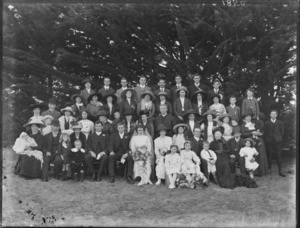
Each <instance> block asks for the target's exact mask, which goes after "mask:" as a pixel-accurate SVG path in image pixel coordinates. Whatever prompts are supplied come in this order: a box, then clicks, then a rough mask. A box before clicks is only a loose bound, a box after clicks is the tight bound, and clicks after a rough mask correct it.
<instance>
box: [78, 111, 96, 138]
mask: <svg viewBox="0 0 300 228" xmlns="http://www.w3.org/2000/svg"><path fill="white" fill-rule="evenodd" d="M79 119H80V121H79V122H78V123H79V124H80V123H81V125H82V128H81V132H82V133H83V134H84V135H85V137H86V139H87V138H88V136H89V134H91V133H94V123H93V122H92V121H90V120H89V119H88V113H87V111H85V110H83V111H82V112H81V113H80V117H79Z"/></svg>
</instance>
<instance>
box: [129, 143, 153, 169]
mask: <svg viewBox="0 0 300 228" xmlns="http://www.w3.org/2000/svg"><path fill="white" fill-rule="evenodd" d="M150 156H151V154H150V152H149V151H147V147H140V148H138V149H137V151H135V152H134V153H133V160H134V161H143V164H144V166H145V165H146V161H147V160H148V158H150Z"/></svg>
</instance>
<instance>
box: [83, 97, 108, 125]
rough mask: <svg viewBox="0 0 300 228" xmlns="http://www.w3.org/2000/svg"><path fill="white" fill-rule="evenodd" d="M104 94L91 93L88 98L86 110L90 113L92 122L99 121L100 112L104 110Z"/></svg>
mask: <svg viewBox="0 0 300 228" xmlns="http://www.w3.org/2000/svg"><path fill="white" fill-rule="evenodd" d="M101 100H102V95H101V94H100V93H94V94H91V95H90V96H89V98H88V105H87V106H86V111H87V113H88V114H89V120H91V121H92V122H95V121H97V119H98V113H99V112H100V111H101V110H104V106H103V104H102V102H101Z"/></svg>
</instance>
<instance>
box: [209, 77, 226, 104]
mask: <svg viewBox="0 0 300 228" xmlns="http://www.w3.org/2000/svg"><path fill="white" fill-rule="evenodd" d="M220 87H221V82H220V81H219V80H218V79H216V80H214V81H213V89H212V90H210V91H209V92H208V100H209V101H211V103H212V98H213V96H215V95H219V96H220V103H222V101H223V98H224V92H223V90H221V89H220Z"/></svg>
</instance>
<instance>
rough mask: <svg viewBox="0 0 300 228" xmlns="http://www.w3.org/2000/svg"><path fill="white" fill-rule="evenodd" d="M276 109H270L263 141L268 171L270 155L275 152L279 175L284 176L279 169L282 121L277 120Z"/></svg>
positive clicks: (270, 164)
mask: <svg viewBox="0 0 300 228" xmlns="http://www.w3.org/2000/svg"><path fill="white" fill-rule="evenodd" d="M277 115H278V113H277V111H276V110H272V111H271V113H270V116H271V119H270V120H268V121H267V122H266V125H265V142H266V150H267V157H268V163H269V173H271V166H272V156H273V153H275V154H276V161H277V165H278V170H279V175H280V176H282V177H285V174H284V173H283V172H282V170H281V168H282V167H281V143H282V139H283V135H284V127H283V123H282V122H281V121H279V120H277Z"/></svg>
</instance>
